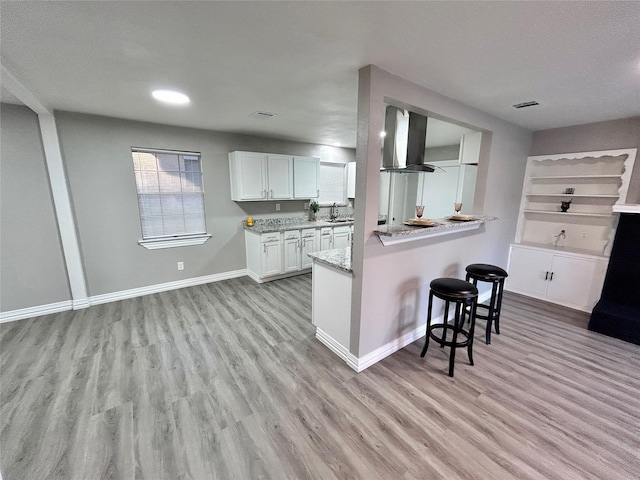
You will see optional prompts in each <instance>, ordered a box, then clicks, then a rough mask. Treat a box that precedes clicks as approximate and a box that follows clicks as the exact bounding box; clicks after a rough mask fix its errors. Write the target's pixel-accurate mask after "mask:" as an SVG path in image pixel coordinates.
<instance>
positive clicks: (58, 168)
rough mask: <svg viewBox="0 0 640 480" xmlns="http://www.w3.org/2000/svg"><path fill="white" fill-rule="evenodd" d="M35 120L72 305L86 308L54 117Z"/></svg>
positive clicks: (80, 260)
mask: <svg viewBox="0 0 640 480" xmlns="http://www.w3.org/2000/svg"><path fill="white" fill-rule="evenodd" d="M38 120H39V121H40V132H41V135H42V146H43V147H44V155H45V158H46V160H47V169H48V170H49V181H50V182H51V193H52V195H53V203H54V205H55V208H56V216H57V217H58V228H59V230H60V239H61V241H62V249H63V251H64V258H65V263H66V265H67V274H68V275H69V286H70V287H71V297H72V302H73V309H74V310H77V309H80V308H86V307H88V306H89V296H88V294H87V284H86V282H85V276H84V268H83V266H82V257H81V255H80V244H79V242H78V235H77V230H76V225H75V221H74V217H73V211H72V208H71V198H70V197H69V188H68V184H67V175H66V173H65V169H64V163H63V161H62V153H61V151H60V142H59V140H58V131H57V129H56V120H55V118H54V116H53V115H38Z"/></svg>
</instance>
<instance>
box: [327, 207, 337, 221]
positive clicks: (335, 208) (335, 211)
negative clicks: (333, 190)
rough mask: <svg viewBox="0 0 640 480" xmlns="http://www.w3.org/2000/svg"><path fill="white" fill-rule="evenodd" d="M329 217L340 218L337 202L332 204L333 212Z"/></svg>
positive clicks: (332, 218)
mask: <svg viewBox="0 0 640 480" xmlns="http://www.w3.org/2000/svg"><path fill="white" fill-rule="evenodd" d="M329 218H330V219H331V220H332V221H333V220H336V219H337V218H338V205H337V204H336V203H335V202H334V204H333V205H331V213H329Z"/></svg>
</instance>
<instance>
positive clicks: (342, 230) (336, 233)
mask: <svg viewBox="0 0 640 480" xmlns="http://www.w3.org/2000/svg"><path fill="white" fill-rule="evenodd" d="M349 246H351V227H350V226H344V227H335V228H334V229H333V246H332V247H331V248H347V247H349Z"/></svg>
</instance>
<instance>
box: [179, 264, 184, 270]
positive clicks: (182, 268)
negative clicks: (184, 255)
mask: <svg viewBox="0 0 640 480" xmlns="http://www.w3.org/2000/svg"><path fill="white" fill-rule="evenodd" d="M178 270H184V262H178Z"/></svg>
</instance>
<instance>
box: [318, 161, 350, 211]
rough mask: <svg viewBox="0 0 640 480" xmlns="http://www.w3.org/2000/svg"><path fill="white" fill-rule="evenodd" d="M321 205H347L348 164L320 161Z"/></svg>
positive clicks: (319, 198)
mask: <svg viewBox="0 0 640 480" xmlns="http://www.w3.org/2000/svg"><path fill="white" fill-rule="evenodd" d="M319 183H320V196H319V197H318V203H319V204H320V205H333V204H334V203H337V204H338V205H346V203H347V164H346V163H332V162H320V182H319Z"/></svg>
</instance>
